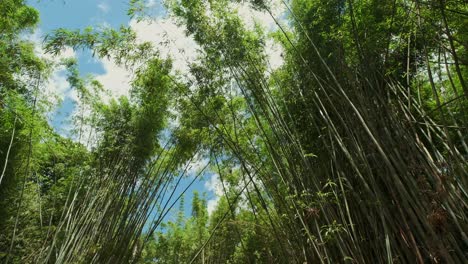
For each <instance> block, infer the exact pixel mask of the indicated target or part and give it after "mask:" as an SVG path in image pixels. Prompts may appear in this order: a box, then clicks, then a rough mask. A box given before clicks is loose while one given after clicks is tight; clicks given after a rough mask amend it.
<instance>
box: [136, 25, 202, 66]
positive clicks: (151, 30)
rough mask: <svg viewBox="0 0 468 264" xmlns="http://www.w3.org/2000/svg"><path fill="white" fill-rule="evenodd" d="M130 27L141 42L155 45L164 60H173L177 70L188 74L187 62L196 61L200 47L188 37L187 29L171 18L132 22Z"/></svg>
mask: <svg viewBox="0 0 468 264" xmlns="http://www.w3.org/2000/svg"><path fill="white" fill-rule="evenodd" d="M130 27H131V28H132V29H133V30H134V31H135V32H136V34H137V37H138V39H139V40H140V41H142V42H143V41H148V42H151V43H153V44H154V45H155V46H156V47H157V48H158V49H159V52H160V55H161V57H162V58H168V57H170V58H172V60H173V67H174V69H175V70H178V71H181V72H183V73H188V70H189V67H188V65H187V62H193V61H194V60H195V59H196V54H197V49H198V47H199V46H198V45H197V43H196V42H195V41H194V40H193V38H192V37H190V36H186V34H185V29H184V28H183V27H180V26H178V25H177V23H176V21H175V20H174V19H173V18H171V17H168V18H157V19H155V20H152V21H144V22H137V21H136V20H132V21H130Z"/></svg>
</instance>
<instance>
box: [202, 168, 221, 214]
mask: <svg viewBox="0 0 468 264" xmlns="http://www.w3.org/2000/svg"><path fill="white" fill-rule="evenodd" d="M205 189H206V190H208V191H210V192H212V193H213V194H214V198H213V199H210V200H208V202H207V211H208V214H209V215H211V213H212V212H213V211H214V210H215V209H216V207H217V206H218V203H219V199H220V197H221V196H222V195H224V192H223V185H222V183H221V180H220V179H219V175H218V174H216V173H214V174H212V175H211V177H210V179H209V180H208V181H206V182H205Z"/></svg>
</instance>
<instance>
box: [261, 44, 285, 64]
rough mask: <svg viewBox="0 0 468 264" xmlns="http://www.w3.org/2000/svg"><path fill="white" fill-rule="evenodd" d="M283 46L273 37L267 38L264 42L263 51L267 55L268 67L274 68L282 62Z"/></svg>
mask: <svg viewBox="0 0 468 264" xmlns="http://www.w3.org/2000/svg"><path fill="white" fill-rule="evenodd" d="M283 52H284V50H283V47H282V46H281V45H280V44H278V42H276V41H274V40H273V39H271V38H269V39H267V41H266V43H265V53H266V54H267V57H268V62H269V67H270V68H271V70H276V69H278V68H279V67H281V66H282V65H283V63H284V58H283Z"/></svg>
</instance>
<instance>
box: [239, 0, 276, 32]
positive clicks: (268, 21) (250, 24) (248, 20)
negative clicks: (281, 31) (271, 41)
mask: <svg viewBox="0 0 468 264" xmlns="http://www.w3.org/2000/svg"><path fill="white" fill-rule="evenodd" d="M230 5H231V8H232V9H235V10H237V13H238V15H239V17H240V18H241V19H242V21H243V22H244V24H245V25H246V27H247V29H250V30H252V29H253V28H254V25H255V23H258V24H260V25H261V26H262V27H263V28H265V29H266V30H267V31H273V30H274V29H275V28H276V22H275V19H276V20H279V21H280V20H281V17H282V16H283V15H284V13H285V6H284V5H283V3H282V1H279V0H274V1H271V3H270V6H269V9H270V12H271V13H272V15H273V17H274V19H273V17H272V16H271V15H270V14H269V13H268V12H263V11H258V10H254V9H252V7H251V5H250V4H249V3H248V2H242V3H231V4H230Z"/></svg>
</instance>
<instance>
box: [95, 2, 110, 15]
mask: <svg viewBox="0 0 468 264" xmlns="http://www.w3.org/2000/svg"><path fill="white" fill-rule="evenodd" d="M97 7H98V8H99V9H100V10H101V11H102V12H103V13H107V12H109V10H110V6H109V4H107V3H105V2H100V3H99V4H98V5H97Z"/></svg>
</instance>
